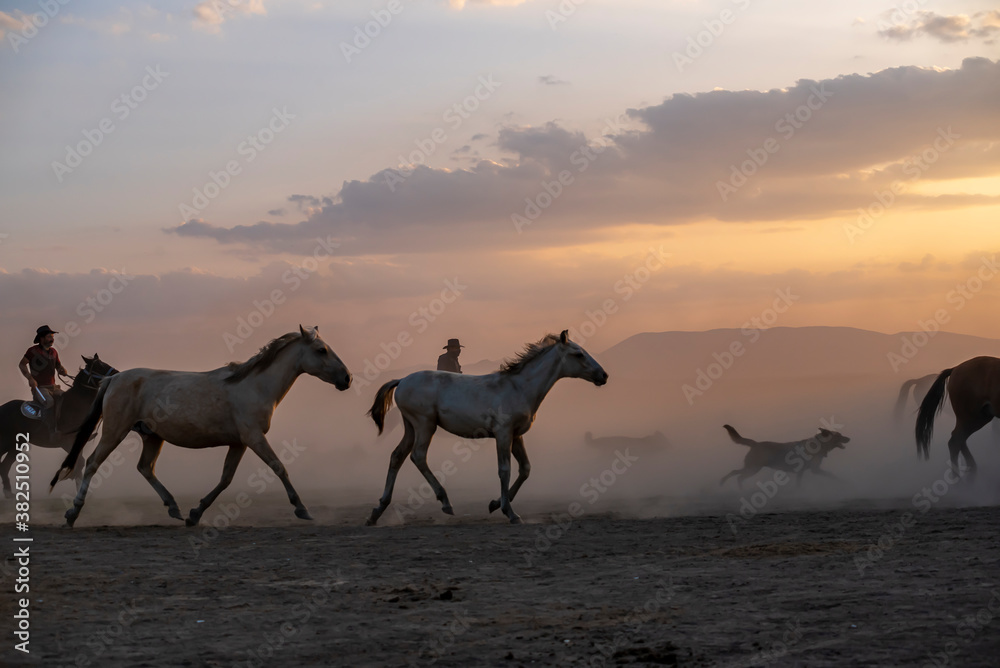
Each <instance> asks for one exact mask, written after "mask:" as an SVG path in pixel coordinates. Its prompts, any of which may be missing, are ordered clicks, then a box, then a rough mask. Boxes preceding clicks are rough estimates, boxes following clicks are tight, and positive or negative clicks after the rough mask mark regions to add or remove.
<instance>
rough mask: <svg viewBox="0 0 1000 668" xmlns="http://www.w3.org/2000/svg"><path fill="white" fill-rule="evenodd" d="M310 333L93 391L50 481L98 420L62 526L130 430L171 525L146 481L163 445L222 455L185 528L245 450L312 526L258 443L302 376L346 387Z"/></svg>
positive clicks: (124, 377)
mask: <svg viewBox="0 0 1000 668" xmlns="http://www.w3.org/2000/svg"><path fill="white" fill-rule="evenodd" d="M318 330H319V328H318V327H316V328H314V329H310V330H305V329H303V328H302V327H301V326H299V331H298V332H291V333H289V334H285V335H283V336H280V337H278V338H276V339H274V340H273V341H271V342H270V343H268V344H267V345H266V346H264V347H263V348H261V349H260V352H258V353H257V354H256V355H254V356H253V357H251V358H250V359H249V360H247V361H246V362H243V363H242V364H240V363H236V362H233V363H230V364H228V365H227V366H224V367H222V368H219V369H215V370H213V371H204V372H188V371H161V370H157V369H130V370H128V371H123V372H121V373H119V374H117V375H115V376H112V377H110V378H108V379H107V380H105V381H104V382H103V383H101V389H100V390H99V391H98V393H97V398H96V399H95V400H94V404H93V406H92V407H91V410H90V414H89V415H88V416H87V418H86V419H85V420H84V423H83V425H82V426H81V427H80V431H79V432H77V436H76V441H75V442H74V443H73V449H72V450H71V451H70V453H69V455H68V456H67V457H66V460H65V461H64V462H63V464H62V468H60V469H59V471H58V472H57V473H56V475H55V477H54V478H53V479H52V485H53V486H55V484H56V482H57V481H58V480H59V479H60V478H61V477H65V476H66V475H68V474H69V472H71V471H72V470H73V467H74V466H75V465H76V460H77V458H78V457H79V456H80V451H81V450H83V446H84V444H85V443H86V442H87V439H88V438H90V435H91V433H93V431H94V428H95V427H96V426H97V422H98V421H99V420H100V419H101V416H102V414H103V416H104V431H103V434H102V435H101V440H100V443H98V445H97V449H96V450H94V453H93V454H92V455H91V456H90V458H89V459H88V460H87V467H86V470H85V471H84V475H83V483H82V484H81V485H80V490H79V492H78V493H77V495H76V498H75V499H74V500H73V507H72V508H70V509H69V510H67V511H66V523H67V524H68V525H69V526H73V523H74V522H75V521H76V518H77V516H78V515H79V514H80V509H81V508H82V507H83V502H84V499H85V498H86V496H87V488H88V487H89V486H90V479H91V478H92V477H93V476H94V473H95V472H96V471H97V469H98V467H99V466H100V465H101V463H102V462H103V461H104V460H105V459H106V458H107V457H108V455H110V454H111V453H112V452H113V451H114V449H115V448H117V447H118V445H119V444H120V443H121V442H122V440H123V439H124V438H125V436H127V435H128V432H129V431H130V430H131V429H132V428H133V427H136V428H137V431H139V433H140V434H141V435H142V455H141V456H140V457H139V465H138V469H139V472H140V473H141V474H142V475H143V477H144V478H146V480H148V481H149V484H150V485H152V486H153V489H155V490H156V493H157V494H159V495H160V498H161V499H163V505H165V506H167V508H168V513H169V514H170V516H171V517H173V518H176V519H179V520H180V519H184V518H183V517H182V516H181V513H180V510H179V509H178V508H177V502H176V501H174V497H173V496H172V495H171V494H170V492H168V491H167V489H166V488H165V487H164V486H163V484H162V483H160V481H159V480H157V479H156V476H155V475H154V474H153V468H154V465H155V464H156V458H157V457H158V456H159V455H160V449H161V448H162V447H163V442H164V441H168V442H170V443H173V444H175V445H179V446H180V447H182V448H211V447H217V446H220V445H225V446H228V447H229V452H228V454H226V462H225V464H224V466H223V470H222V480H221V481H220V482H219V484H218V485H217V486H216V487H215V489H213V490H212V491H211V492H209V493H208V496H206V497H205V498H203V499H202V500H201V503H200V504H199V506H198V507H197V508H194V509H192V510H191V513H190V515H189V517H188V518H187V520H186V522H187V525H188V526H194V525H195V524H197V523H198V520H199V519H201V515H202V513H204V512H205V510H206V509H207V508H208V507H209V506H210V505H211V504H212V502H213V501H215V499H216V497H218V496H219V494H221V493H222V491H223V490H224V489H226V487H228V486H229V483H231V482H232V480H233V476H234V475H235V474H236V468H237V466H239V463H240V459H242V458H243V453H244V452H246V449H247V448H250V449H251V450H253V451H254V452H255V453H257V456H258V457H260V458H261V459H262V460H264V463H266V464H267V465H268V466H270V467H271V469H272V470H273V471H274V472H275V474H277V476H278V477H279V478H280V479H281V482H282V483H283V484H284V486H285V491H286V492H288V500H289V501H291V502H292V504H293V505H294V506H295V515H296V517H299V518H301V519H304V520H309V519H312V517H310V516H309V511H308V510H306V507H305V506H304V505H303V504H302V501H300V500H299V495H298V494H297V493H296V492H295V489H294V488H293V487H292V483H291V482H289V480H288V473H287V472H286V471H285V467H284V466H283V465H282V463H281V460H280V459H278V457H277V455H275V454H274V450H272V449H271V446H270V445H269V444H268V442H267V439H266V438H264V435H265V434H266V433H267V432H268V430H269V429H270V427H271V416H272V415H273V414H274V409H275V407H276V406H277V405H278V403H280V402H281V400H282V399H283V398H284V396H285V394H287V393H288V390H289V389H291V387H292V383H294V382H295V379H296V378H298V377H299V376H300V375H302V374H303V373H307V374H309V375H311V376H316V377H317V378H319V379H320V380H322V381H324V382H327V383H332V384H333V385H334V386H335V387H336V388H337V389H338V390H346V389H347V388H348V387H350V386H351V374H350V372H349V371H348V370H347V367H346V366H344V363H343V362H341V361H340V358H339V357H337V355H336V354H335V353H334V352H333V350H331V349H330V346H328V345H327V344H326V342H324V341H323V339H321V338H320V336H319V333H318Z"/></svg>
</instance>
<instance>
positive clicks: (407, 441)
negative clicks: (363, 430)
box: [365, 418, 414, 526]
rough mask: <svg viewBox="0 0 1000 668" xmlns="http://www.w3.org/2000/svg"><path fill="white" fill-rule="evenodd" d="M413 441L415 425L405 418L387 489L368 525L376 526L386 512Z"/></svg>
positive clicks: (390, 465) (387, 477) (386, 478)
mask: <svg viewBox="0 0 1000 668" xmlns="http://www.w3.org/2000/svg"><path fill="white" fill-rule="evenodd" d="M413 442H414V429H413V425H412V424H411V423H410V421H409V420H407V419H406V418H403V438H402V440H400V441H399V445H397V446H396V449H395V450H393V451H392V455H391V456H390V457H389V472H388V473H387V474H386V477H385V491H383V492H382V498H381V499H379V501H378V508H372V514H371V517H369V518H368V521H367V522H365V525H366V526H375V523H376V522H378V518H380V517H382V513H384V512H385V509H386V508H388V507H389V503H390V502H392V488H393V487H395V485H396V474H397V473H399V468H400V467H401V466H402V465H403V462H405V461H406V458H407V457H408V456H409V454H410V451H412V450H413Z"/></svg>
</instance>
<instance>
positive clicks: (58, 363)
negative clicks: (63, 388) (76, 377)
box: [56, 351, 69, 376]
mask: <svg viewBox="0 0 1000 668" xmlns="http://www.w3.org/2000/svg"><path fill="white" fill-rule="evenodd" d="M56 371H58V372H59V373H60V374H62V375H63V376H68V375H69V374H68V373H66V367H64V366H63V365H62V360H61V359H59V352H58V351H56Z"/></svg>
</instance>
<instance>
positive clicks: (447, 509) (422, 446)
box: [410, 434, 455, 515]
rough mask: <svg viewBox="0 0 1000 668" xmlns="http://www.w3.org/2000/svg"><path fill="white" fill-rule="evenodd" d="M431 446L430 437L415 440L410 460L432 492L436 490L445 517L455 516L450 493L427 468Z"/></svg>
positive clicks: (435, 493)
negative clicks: (449, 497)
mask: <svg viewBox="0 0 1000 668" xmlns="http://www.w3.org/2000/svg"><path fill="white" fill-rule="evenodd" d="M421 435H423V434H421ZM431 435H433V434H431ZM430 446H431V439H430V435H428V436H427V437H426V438H420V439H415V443H414V447H413V452H412V453H411V454H410V459H411V460H412V461H413V463H414V464H416V465H417V470H418V471H420V473H421V474H422V475H423V476H424V480H426V481H427V484H428V485H430V486H431V489H432V490H434V496H435V497H436V498H437V500H438V501H440V502H441V511H442V512H443V513H444V514H445V515H454V514H455V511H454V510H452V508H451V502H450V501H448V492H446V491H444V485H442V484H441V482H440V481H439V480H438V479H437V478H435V477H434V474H433V473H432V472H431V469H430V467H429V466H427V449H428V448H430Z"/></svg>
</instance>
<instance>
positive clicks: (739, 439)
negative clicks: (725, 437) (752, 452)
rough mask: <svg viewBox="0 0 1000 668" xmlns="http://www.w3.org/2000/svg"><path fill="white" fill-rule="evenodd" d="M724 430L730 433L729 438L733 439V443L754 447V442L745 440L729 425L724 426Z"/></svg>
mask: <svg viewBox="0 0 1000 668" xmlns="http://www.w3.org/2000/svg"><path fill="white" fill-rule="evenodd" d="M722 427H723V429H725V430H726V431H728V432H729V438H731V439H733V443H739V444H740V445H753V444H754V442H753V441H751V440H750V439H749V438H743V437H742V436H740V433H739V432H738V431H736V430H735V429H733V428H732V427H730V426H729V425H728V424H724V425H722Z"/></svg>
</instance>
